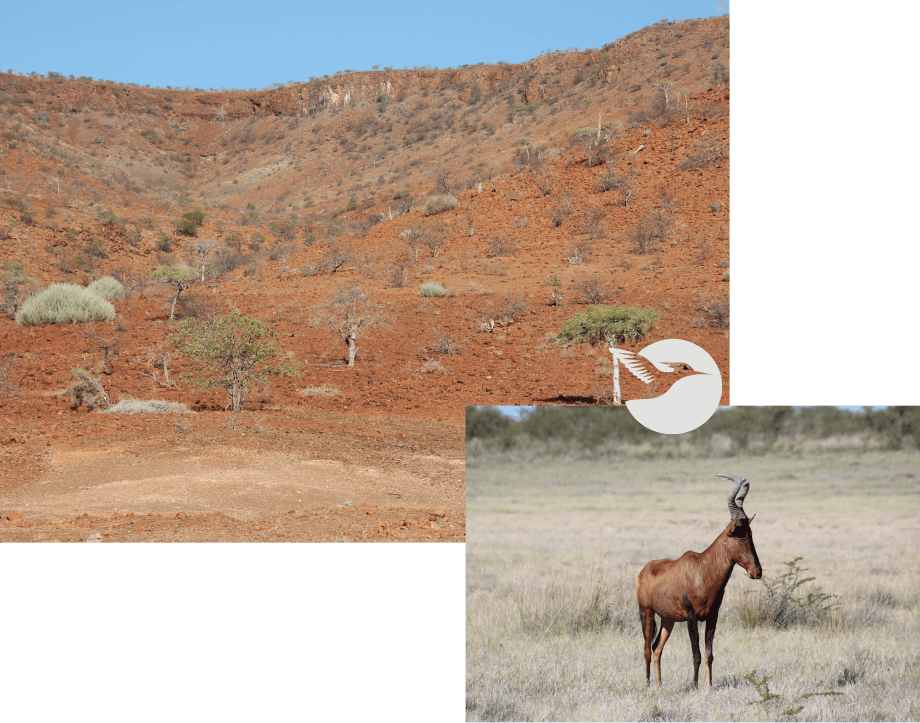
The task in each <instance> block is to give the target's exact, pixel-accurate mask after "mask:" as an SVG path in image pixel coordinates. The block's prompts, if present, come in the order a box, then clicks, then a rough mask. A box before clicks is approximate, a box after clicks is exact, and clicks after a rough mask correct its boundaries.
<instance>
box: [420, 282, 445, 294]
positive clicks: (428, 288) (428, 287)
mask: <svg viewBox="0 0 920 723" xmlns="http://www.w3.org/2000/svg"><path fill="white" fill-rule="evenodd" d="M419 292H420V293H421V294H422V296H444V287H443V286H441V284H439V283H438V282H437V281H426V282H425V283H424V284H422V288H421V289H419Z"/></svg>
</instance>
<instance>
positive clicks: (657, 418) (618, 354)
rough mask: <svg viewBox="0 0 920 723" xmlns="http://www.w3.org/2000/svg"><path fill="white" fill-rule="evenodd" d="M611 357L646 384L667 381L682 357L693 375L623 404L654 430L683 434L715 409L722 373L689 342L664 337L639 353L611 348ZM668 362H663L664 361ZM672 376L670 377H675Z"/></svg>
mask: <svg viewBox="0 0 920 723" xmlns="http://www.w3.org/2000/svg"><path fill="white" fill-rule="evenodd" d="M610 351H611V352H612V353H613V358H614V360H615V361H616V362H622V363H623V365H624V366H625V367H626V368H627V369H628V370H629V371H630V372H631V373H632V374H633V376H635V377H636V378H637V379H639V380H640V381H642V382H644V383H645V384H651V383H652V382H657V383H658V384H662V383H663V384H665V385H667V384H669V383H670V380H669V379H668V375H673V373H674V371H675V369H674V364H675V362H674V360H675V359H679V360H681V361H680V362H679V363H682V364H684V365H686V366H688V367H689V368H690V369H691V370H692V371H693V374H691V375H689V376H684V377H681V378H679V379H677V381H675V382H673V383H670V387H669V388H668V387H666V388H667V391H666V392H665V393H664V394H662V395H661V396H659V397H656V398H654V399H633V400H631V401H628V402H626V407H627V409H629V411H630V413H631V414H632V415H633V416H634V417H635V418H636V420H637V421H638V422H639V423H641V424H642V425H644V426H645V427H648V428H649V429H651V430H652V431H654V432H659V433H661V434H682V433H683V432H689V431H691V430H693V429H696V428H697V427H699V426H700V425H701V424H704V423H705V422H706V421H707V420H708V419H709V418H710V417H711V416H712V414H713V412H715V411H716V407H718V406H719V400H720V399H721V398H722V374H721V373H720V372H719V367H718V366H717V365H716V363H715V361H714V360H713V358H712V357H711V356H709V354H708V353H707V352H706V351H705V350H704V349H701V348H700V347H698V346H697V345H696V344H693V343H691V342H689V341H684V340H683V339H665V340H664V341H657V342H655V343H654V344H651V345H649V346H647V347H645V348H644V349H642V350H641V351H640V352H638V353H635V352H630V351H626V350H625V349H617V348H616V347H611V348H610ZM666 359H667V360H668V361H665V360H666ZM674 378H675V377H673V376H672V377H671V379H674Z"/></svg>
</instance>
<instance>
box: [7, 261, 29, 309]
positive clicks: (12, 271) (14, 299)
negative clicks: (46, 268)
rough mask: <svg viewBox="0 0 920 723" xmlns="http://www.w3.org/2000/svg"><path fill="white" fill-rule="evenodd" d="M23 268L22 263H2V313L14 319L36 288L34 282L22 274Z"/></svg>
mask: <svg viewBox="0 0 920 723" xmlns="http://www.w3.org/2000/svg"><path fill="white" fill-rule="evenodd" d="M23 268H24V265H23V263H22V261H4V262H2V263H0V305H2V306H0V311H2V312H3V313H5V314H9V315H10V316H12V317H15V316H16V312H17V311H19V307H20V306H21V305H22V303H23V301H25V299H26V298H27V297H28V296H29V293H30V292H31V290H32V289H33V288H34V281H33V280H32V279H30V278H29V277H28V276H26V275H25V274H23V273H22V270H23Z"/></svg>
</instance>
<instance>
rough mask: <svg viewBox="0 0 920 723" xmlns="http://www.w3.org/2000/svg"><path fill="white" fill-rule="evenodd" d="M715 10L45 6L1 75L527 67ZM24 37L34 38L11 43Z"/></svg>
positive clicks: (1, 57) (184, 82)
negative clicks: (551, 55) (550, 55)
mask: <svg viewBox="0 0 920 723" xmlns="http://www.w3.org/2000/svg"><path fill="white" fill-rule="evenodd" d="M717 14H721V13H718V12H717V10H716V7H715V2H709V1H707V2H609V1H608V2H595V1H594V0H590V1H588V2H580V3H577V4H576V3H560V2H546V1H544V0H539V1H537V2H479V1H473V2H465V3H452V4H442V5H438V4H436V3H432V2H430V1H426V2H418V1H417V0H404V1H402V2H398V3H379V2H347V3H346V2H338V3H322V4H319V3H311V2H307V3H305V2H279V1H272V0H268V1H266V2H259V3H253V2H233V1H232V0H231V1H229V2H228V1H226V0H224V1H223V2H210V1H209V2H173V1H171V0H165V1H163V2H154V3H131V2H124V1H123V0H120V1H119V2H73V1H72V0H68V1H67V2H59V1H58V2H48V1H46V2H42V1H41V0H36V1H35V2H30V3H11V4H10V5H9V6H8V7H6V8H4V11H3V24H4V26H5V28H6V32H4V33H3V36H4V37H3V42H2V44H0V68H2V69H3V70H7V69H8V68H12V69H13V70H15V71H16V72H20V71H23V72H25V73H28V72H30V71H35V72H38V73H42V74H46V73H47V72H48V71H55V72H58V73H63V74H64V75H70V74H73V75H75V76H81V75H89V76H92V77H94V78H104V79H106V80H114V81H118V82H132V83H138V84H139V85H146V84H150V85H154V86H160V87H166V86H167V85H172V86H175V87H184V86H190V87H193V88H194V87H199V88H221V87H222V86H226V87H230V88H262V87H264V86H267V85H271V84H272V83H285V82H287V81H289V80H298V81H306V80H308V79H309V77H310V76H323V75H325V74H329V75H332V74H333V73H335V72H336V71H337V70H369V69H371V68H372V67H373V66H374V65H378V64H379V65H381V67H382V66H387V65H391V66H393V67H396V68H402V67H403V66H408V67H410V68H411V67H413V66H417V65H418V66H421V65H432V66H435V67H439V68H446V67H457V66H460V65H463V64H470V65H472V64H475V63H479V62H486V63H494V62H496V61H499V60H503V61H505V62H508V63H519V62H522V61H524V60H529V59H530V58H534V57H536V56H537V55H539V54H540V52H541V51H544V50H546V49H552V50H557V49H558V50H565V49H567V48H570V47H578V48H592V47H593V48H598V47H600V46H602V45H603V44H604V43H607V42H610V41H612V40H616V39H618V38H620V37H622V36H624V35H627V34H628V33H631V32H633V31H635V30H638V29H639V28H642V27H644V26H646V25H650V24H652V23H654V22H657V21H658V20H661V19H662V18H668V19H671V20H683V19H686V18H692V17H709V16H711V15H717ZM14 28H20V29H24V28H27V29H28V31H27V32H24V31H17V32H11V31H12V30H13V29H14Z"/></svg>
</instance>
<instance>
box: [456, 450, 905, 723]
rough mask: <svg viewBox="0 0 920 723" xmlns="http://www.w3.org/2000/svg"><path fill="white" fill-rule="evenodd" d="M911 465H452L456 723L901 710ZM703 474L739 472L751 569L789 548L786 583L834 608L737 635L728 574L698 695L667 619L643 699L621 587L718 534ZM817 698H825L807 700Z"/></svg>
mask: <svg viewBox="0 0 920 723" xmlns="http://www.w3.org/2000/svg"><path fill="white" fill-rule="evenodd" d="M917 469H920V454H918V453H916V452H892V453H884V452H879V451H868V452H844V453H834V454H829V453H816V454H807V455H800V456H788V457H780V456H756V457H753V456H752V457H733V458H729V459H707V458H691V459H650V460H649V459H641V458H628V459H626V458H624V459H617V460H615V461H611V460H605V461H603V462H592V461H586V460H583V459H579V458H576V457H571V458H567V459H566V458H556V459H547V458H542V459H538V460H527V459H517V460H513V461H510V462H508V461H505V462H503V461H502V460H501V459H500V458H498V457H491V458H489V459H483V458H481V457H477V456H476V455H470V456H469V457H468V460H467V534H468V538H467V717H468V719H469V720H542V719H546V720H653V719H655V720H915V719H917V718H918V715H920V691H918V685H917V681H918V680H920V648H918V647H917V645H916V640H917V639H918V637H920V635H918V633H920V584H918V573H917V565H916V560H917V559H918V553H920V517H918V514H917V513H918V511H920V494H918V492H920V484H918V479H920V477H918V476H917V475H918V473H917V472H916V470H917ZM715 472H720V473H725V474H743V475H745V476H747V477H748V478H749V479H750V480H751V492H750V494H749V495H748V498H747V501H746V503H745V508H746V509H747V510H748V514H752V513H757V519H756V520H755V522H754V524H753V531H754V538H755V544H756V546H757V551H758V554H759V557H760V560H761V563H762V565H763V567H764V572H765V574H766V576H767V578H768V579H769V580H775V579H776V578H778V577H779V576H780V575H782V574H784V573H785V572H787V570H788V569H789V568H788V567H787V566H786V565H784V563H786V562H788V561H791V560H793V559H794V558H795V557H796V556H801V557H802V559H801V560H800V561H799V563H798V564H799V565H800V566H801V567H803V568H807V572H806V573H803V577H804V576H814V577H815V578H816V579H815V580H814V581H813V582H810V583H807V584H806V585H804V586H801V587H800V588H799V589H798V592H801V593H803V594H807V593H808V592H815V591H819V590H820V591H822V592H823V594H827V595H835V596H837V597H836V598H833V603H834V605H835V608H834V614H833V616H828V617H827V618H826V619H825V618H821V619H820V620H818V621H817V624H809V625H803V624H800V623H799V622H795V621H793V622H792V623H791V624H789V625H788V626H787V627H786V628H785V629H777V628H774V627H771V626H758V627H754V628H752V629H750V628H745V627H744V626H743V625H742V619H741V607H742V605H743V603H744V601H745V599H747V600H750V599H751V598H752V596H754V595H758V594H760V593H761V592H762V591H763V590H764V583H761V582H757V581H753V580H750V579H749V578H748V577H747V576H746V575H743V574H741V573H737V572H736V573H735V574H734V575H733V576H732V579H731V580H730V581H729V585H728V587H727V589H726V595H725V601H724V603H723V606H722V614H721V617H720V619H719V628H718V632H717V634H716V638H715V661H714V664H713V680H714V685H713V689H712V690H711V691H708V692H707V691H706V689H705V683H704V684H703V687H702V688H701V689H700V690H699V691H695V690H692V689H691V688H690V683H691V681H692V671H693V667H692V657H691V652H690V643H689V639H688V636H687V634H686V632H685V631H686V625H685V624H678V625H677V626H676V627H675V630H674V635H673V636H672V637H671V640H670V641H669V643H668V646H667V648H666V649H665V653H664V655H663V657H662V676H663V687H662V689H661V690H660V691H659V690H657V689H656V688H655V687H654V686H652V688H650V689H649V688H646V686H645V670H644V667H645V666H644V659H643V652H642V634H641V630H640V627H639V616H638V611H637V607H636V602H635V587H634V586H635V578H636V575H637V574H638V572H639V570H640V569H641V568H642V566H643V565H644V564H645V563H646V562H648V561H649V560H652V559H657V558H675V557H677V556H679V555H681V554H682V553H683V552H685V551H686V550H688V549H693V550H697V551H701V550H703V549H705V548H706V547H707V546H708V545H709V544H710V543H711V542H712V540H714V539H715V537H716V536H717V535H718V534H719V532H720V531H721V529H722V528H723V527H724V525H725V523H726V521H727V519H728V510H727V507H726V503H725V498H726V496H727V493H728V489H727V488H726V485H725V483H724V480H718V479H717V478H713V477H711V476H710V475H712V474H713V473H715ZM592 616H593V617H592ZM585 621H587V624H585ZM701 638H702V634H701ZM754 671H757V672H756V679H757V680H761V679H762V678H763V677H764V676H768V686H769V691H770V694H771V695H776V696H777V697H776V698H771V699H769V700H767V701H766V702H757V703H752V701H758V700H760V699H761V698H762V696H761V695H759V694H758V692H757V689H756V687H755V685H754V684H753V683H752V682H751V681H750V680H748V679H746V678H745V676H746V675H748V674H750V673H752V672H754ZM701 678H702V679H703V680H705V675H704V674H703V673H702V672H701ZM832 691H838V692H840V693H842V695H824V693H830V692H832ZM818 693H820V694H821V695H816V694H818ZM799 706H801V708H799ZM796 709H798V710H796ZM793 710H796V712H795V713H792V714H785V715H784V712H785V711H793Z"/></svg>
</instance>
